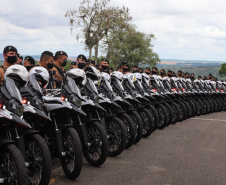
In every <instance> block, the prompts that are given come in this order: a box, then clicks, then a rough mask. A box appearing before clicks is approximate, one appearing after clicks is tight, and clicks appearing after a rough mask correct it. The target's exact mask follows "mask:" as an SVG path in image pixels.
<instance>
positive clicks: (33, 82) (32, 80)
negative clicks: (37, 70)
mask: <svg viewBox="0 0 226 185" xmlns="http://www.w3.org/2000/svg"><path fill="white" fill-rule="evenodd" d="M29 82H30V83H31V85H32V87H33V88H34V89H35V90H36V91H38V92H40V93H41V94H43V91H42V88H41V86H40V84H39V83H38V81H37V80H36V78H35V77H34V76H33V75H32V76H30V78H29Z"/></svg>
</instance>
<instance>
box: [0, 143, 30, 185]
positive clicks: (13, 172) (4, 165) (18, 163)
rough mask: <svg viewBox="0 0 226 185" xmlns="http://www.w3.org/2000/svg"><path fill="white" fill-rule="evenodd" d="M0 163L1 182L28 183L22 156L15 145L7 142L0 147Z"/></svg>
mask: <svg viewBox="0 0 226 185" xmlns="http://www.w3.org/2000/svg"><path fill="white" fill-rule="evenodd" d="M0 165H1V171H0V175H1V178H4V182H3V184H18V185H28V184H29V182H28V174H27V169H26V167H25V161H24V158H23V156H22V154H21V153H20V151H19V149H18V148H17V147H16V146H15V145H13V144H8V145H4V147H2V148H1V154H0Z"/></svg>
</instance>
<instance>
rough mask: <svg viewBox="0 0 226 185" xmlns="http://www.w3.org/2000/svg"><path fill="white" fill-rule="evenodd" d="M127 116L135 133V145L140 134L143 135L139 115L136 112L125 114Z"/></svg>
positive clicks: (140, 136)
mask: <svg viewBox="0 0 226 185" xmlns="http://www.w3.org/2000/svg"><path fill="white" fill-rule="evenodd" d="M127 114H128V115H129V116H130V118H131V119H132V120H133V123H134V127H135V133H136V136H135V141H134V144H137V143H138V142H139V141H140V140H141V138H142V133H143V125H142V120H141V117H140V115H139V114H138V113H137V112H136V111H129V112H127Z"/></svg>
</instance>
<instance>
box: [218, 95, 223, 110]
mask: <svg viewBox="0 0 226 185" xmlns="http://www.w3.org/2000/svg"><path fill="white" fill-rule="evenodd" d="M217 100H218V102H219V110H218V112H221V111H222V110H223V103H222V100H221V98H220V97H218V98H217Z"/></svg>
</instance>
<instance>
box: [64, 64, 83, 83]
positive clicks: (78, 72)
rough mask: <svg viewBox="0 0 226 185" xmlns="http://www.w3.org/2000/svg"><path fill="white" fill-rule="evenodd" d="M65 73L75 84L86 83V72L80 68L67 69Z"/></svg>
mask: <svg viewBox="0 0 226 185" xmlns="http://www.w3.org/2000/svg"><path fill="white" fill-rule="evenodd" d="M66 74H67V76H68V77H70V78H72V79H73V80H74V81H75V83H76V84H77V85H84V84H85V83H86V73H85V72H84V71H83V70H82V69H78V68H73V69H69V70H68V71H67V72H66Z"/></svg>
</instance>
